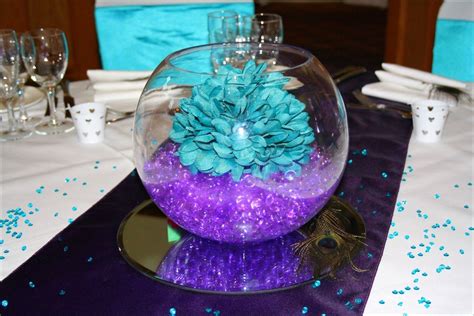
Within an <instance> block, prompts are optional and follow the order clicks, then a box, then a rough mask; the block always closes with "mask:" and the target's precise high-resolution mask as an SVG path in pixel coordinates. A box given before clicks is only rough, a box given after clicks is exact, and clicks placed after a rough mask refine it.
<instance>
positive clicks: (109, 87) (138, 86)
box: [92, 80, 147, 91]
mask: <svg viewBox="0 0 474 316" xmlns="http://www.w3.org/2000/svg"><path fill="white" fill-rule="evenodd" d="M146 83H147V80H135V81H105V82H94V83H92V88H94V90H95V91H121V90H143V88H145V85H146Z"/></svg>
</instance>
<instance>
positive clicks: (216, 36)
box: [207, 10, 239, 43]
mask: <svg viewBox="0 0 474 316" xmlns="http://www.w3.org/2000/svg"><path fill="white" fill-rule="evenodd" d="M238 19H239V16H238V14H237V12H235V11H232V10H220V11H214V12H211V13H209V14H208V15H207V28H208V31H209V43H223V42H229V41H232V40H230V38H229V36H228V35H226V34H225V33H224V22H225V23H226V24H228V25H235V26H236V25H237V23H238Z"/></svg>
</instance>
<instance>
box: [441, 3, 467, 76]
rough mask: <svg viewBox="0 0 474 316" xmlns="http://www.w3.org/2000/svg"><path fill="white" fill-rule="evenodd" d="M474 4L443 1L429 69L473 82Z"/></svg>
mask: <svg viewBox="0 0 474 316" xmlns="http://www.w3.org/2000/svg"><path fill="white" fill-rule="evenodd" d="M473 7H474V4H473V2H471V1H464V2H463V1H458V2H456V1H446V2H445V3H444V4H443V6H442V7H441V9H440V13H439V16H438V21H437V22H436V34H435V44H434V49H433V68H432V71H433V73H435V74H437V75H441V76H445V77H448V78H452V79H456V80H461V81H467V82H474V21H473V20H474V16H473V12H474V9H473Z"/></svg>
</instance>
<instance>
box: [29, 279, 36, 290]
mask: <svg viewBox="0 0 474 316" xmlns="http://www.w3.org/2000/svg"><path fill="white" fill-rule="evenodd" d="M28 286H29V287H30V288H32V289H33V288H34V287H35V284H34V283H33V281H30V282H28Z"/></svg>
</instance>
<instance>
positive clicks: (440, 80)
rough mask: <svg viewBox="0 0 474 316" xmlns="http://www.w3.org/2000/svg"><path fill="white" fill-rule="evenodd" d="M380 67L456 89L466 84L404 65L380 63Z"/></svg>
mask: <svg viewBox="0 0 474 316" xmlns="http://www.w3.org/2000/svg"><path fill="white" fill-rule="evenodd" d="M382 69H384V70H386V71H388V72H391V73H393V74H396V75H400V76H404V77H408V78H411V79H415V80H419V81H421V82H424V83H428V84H432V85H438V86H445V87H450V88H456V89H465V88H466V84H465V83H464V82H462V81H457V80H452V79H448V78H446V77H442V76H438V75H434V74H432V73H430V72H426V71H421V70H418V69H413V68H409V67H404V66H400V65H396V64H389V63H382Z"/></svg>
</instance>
